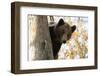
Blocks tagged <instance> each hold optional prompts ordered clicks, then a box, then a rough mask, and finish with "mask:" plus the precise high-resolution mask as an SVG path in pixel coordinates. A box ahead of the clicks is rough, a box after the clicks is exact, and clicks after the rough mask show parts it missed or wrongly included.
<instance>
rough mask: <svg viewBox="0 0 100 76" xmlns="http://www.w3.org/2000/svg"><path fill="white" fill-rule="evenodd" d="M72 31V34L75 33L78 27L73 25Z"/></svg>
mask: <svg viewBox="0 0 100 76" xmlns="http://www.w3.org/2000/svg"><path fill="white" fill-rule="evenodd" d="M71 29H72V33H73V32H74V31H75V29H76V25H73V26H72V27H71Z"/></svg>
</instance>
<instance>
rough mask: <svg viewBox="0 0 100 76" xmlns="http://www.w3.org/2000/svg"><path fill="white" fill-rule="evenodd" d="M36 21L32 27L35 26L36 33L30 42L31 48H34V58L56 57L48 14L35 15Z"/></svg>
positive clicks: (46, 58) (48, 58)
mask: <svg viewBox="0 0 100 76" xmlns="http://www.w3.org/2000/svg"><path fill="white" fill-rule="evenodd" d="M34 21H35V23H34V24H33V25H32V27H34V26H35V35H34V38H33V39H31V41H30V44H29V45H30V46H31V48H32V47H33V48H34V49H32V50H31V51H32V52H31V53H32V54H33V56H32V60H50V59H54V57H53V51H52V44H51V38H50V33H49V28H48V21H47V16H34ZM32 30H34V29H32ZM29 35H31V34H29ZM31 36H32V35H31ZM29 37H30V36H29ZM29 39H30V38H29ZM32 54H31V55H32Z"/></svg>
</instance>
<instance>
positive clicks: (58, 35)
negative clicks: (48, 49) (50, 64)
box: [49, 19, 76, 59]
mask: <svg viewBox="0 0 100 76" xmlns="http://www.w3.org/2000/svg"><path fill="white" fill-rule="evenodd" d="M75 29H76V26H75V25H73V26H70V25H69V24H68V23H66V22H64V20H63V19H60V20H59V21H58V23H57V24H56V25H55V26H51V27H49V30H50V36H51V41H52V47H53V56H54V59H57V58H58V52H59V50H60V47H61V44H62V43H66V41H67V40H69V39H70V38H71V35H72V33H73V32H74V31H75Z"/></svg>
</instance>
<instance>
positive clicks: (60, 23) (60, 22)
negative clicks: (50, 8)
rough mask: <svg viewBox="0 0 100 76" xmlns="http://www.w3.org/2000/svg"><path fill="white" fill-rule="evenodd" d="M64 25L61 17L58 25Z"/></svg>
mask: <svg viewBox="0 0 100 76" xmlns="http://www.w3.org/2000/svg"><path fill="white" fill-rule="evenodd" d="M62 25H64V20H63V19H62V18H61V19H60V20H59V22H58V24H57V27H59V26H62Z"/></svg>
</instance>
